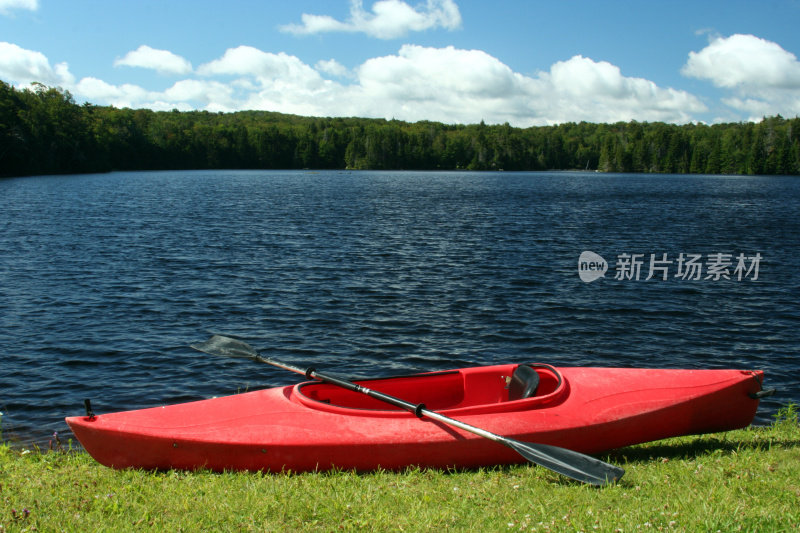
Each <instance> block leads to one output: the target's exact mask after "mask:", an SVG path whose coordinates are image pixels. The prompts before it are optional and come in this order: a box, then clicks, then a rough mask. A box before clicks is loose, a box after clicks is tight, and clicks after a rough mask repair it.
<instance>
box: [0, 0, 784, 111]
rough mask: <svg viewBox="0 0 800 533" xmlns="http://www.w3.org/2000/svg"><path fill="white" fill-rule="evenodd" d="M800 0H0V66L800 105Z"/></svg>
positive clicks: (383, 100) (154, 78) (474, 98)
mask: <svg viewBox="0 0 800 533" xmlns="http://www.w3.org/2000/svg"><path fill="white" fill-rule="evenodd" d="M798 26H800V0H760V1H752V0H751V1H740V0H724V1H721V0H714V1H702V0H692V1H683V0H673V1H667V0H662V1H656V2H653V1H644V0H642V1H622V0H563V1H559V0H549V1H547V2H544V1H537V0H522V1H517V0H498V1H497V2H485V1H478V0H379V1H374V0H326V1H320V0H314V1H312V0H297V1H294V2H285V1H259V0H249V1H240V0H229V1H227V2H219V1H212V0H192V1H185V0H156V1H151V0H138V1H124V0H70V1H67V0H0V79H2V80H3V81H5V82H7V83H11V84H13V85H15V86H17V87H24V86H27V84H29V83H31V82H32V81H40V82H43V83H45V84H47V85H56V86H60V87H63V88H64V89H67V90H69V91H70V92H71V93H72V94H73V96H74V97H75V100H76V101H78V102H79V103H82V102H85V101H88V102H91V103H94V104H100V105H115V106H117V107H134V108H139V107H146V108H151V109H157V110H165V109H180V110H189V109H207V110H210V111H235V110H240V109H266V110H271V111H280V112H285V113H297V114H303V115H314V116H361V117H379V118H397V119H401V120H409V121H417V120H436V121H441V122H445V123H474V122H478V121H480V120H485V121H486V122H487V123H503V122H509V123H511V124H512V125H515V126H523V127H525V126H532V125H545V124H556V123H562V122H568V121H575V122H577V121H581V120H586V121H590V122H616V121H618V120H623V121H627V120H639V121H657V120H661V121H665V122H673V123H686V122H694V121H699V122H707V123H713V122H730V121H743V120H759V119H760V118H761V117H762V116H764V115H774V114H778V113H780V114H782V115H783V116H787V117H794V116H797V115H800V62H799V61H798V59H797V54H799V53H800V32H798V31H797V27H798Z"/></svg>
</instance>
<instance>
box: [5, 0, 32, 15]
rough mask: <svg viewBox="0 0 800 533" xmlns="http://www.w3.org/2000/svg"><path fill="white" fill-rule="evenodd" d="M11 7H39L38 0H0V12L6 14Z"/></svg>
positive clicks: (29, 8) (28, 8)
mask: <svg viewBox="0 0 800 533" xmlns="http://www.w3.org/2000/svg"><path fill="white" fill-rule="evenodd" d="M13 9H27V10H29V11H36V10H37V9H39V0H0V14H2V15H8V14H10V13H11V10H13Z"/></svg>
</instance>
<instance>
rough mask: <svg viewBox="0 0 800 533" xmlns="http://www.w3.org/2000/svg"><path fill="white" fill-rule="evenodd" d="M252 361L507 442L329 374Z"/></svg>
mask: <svg viewBox="0 0 800 533" xmlns="http://www.w3.org/2000/svg"><path fill="white" fill-rule="evenodd" d="M252 357H253V358H254V359H256V360H258V361H260V362H262V363H266V364H268V365H272V366H275V367H278V368H282V369H284V370H290V371H292V372H296V373H298V374H303V375H304V376H306V377H307V378H309V379H312V378H313V379H317V380H319V381H323V382H325V383H330V384H331V385H336V386H338V387H342V388H344V389H347V390H351V391H353V392H360V393H361V394H366V395H367V396H369V397H370V398H375V399H376V400H380V401H382V402H386V403H388V404H391V405H394V406H395V407H399V408H401V409H405V410H406V411H410V412H412V413H414V414H415V415H417V416H418V417H420V418H421V417H423V416H424V417H427V418H430V419H432V420H437V421H439V422H443V423H445V424H449V425H451V426H454V427H457V428H459V429H463V430H464V431H468V432H469V433H474V434H475V435H478V436H481V437H484V438H487V439H489V440H493V441H495V442H500V443H503V444H506V443H505V441H506V440H507V439H506V438H505V437H502V436H500V435H496V434H494V433H492V432H490V431H486V430H485V429H481V428H478V427H475V426H471V425H469V424H466V423H464V422H461V421H460V420H456V419H455V418H450V417H449V416H445V415H443V414H440V413H437V412H436V411H429V410H428V409H426V408H425V404H423V403H418V404H413V403H411V402H407V401H405V400H401V399H400V398H396V397H394V396H390V395H389V394H384V393H382V392H379V391H375V390H372V389H368V388H367V387H364V386H362V385H359V384H357V383H353V382H351V381H347V380H344V379H341V378H337V377H335V376H331V375H329V374H323V373H321V372H317V370H316V369H315V368H314V367H310V368H306V369H305V370H303V369H302V368H301V367H299V366H294V365H290V364H287V363H283V362H281V361H276V360H274V359H270V358H268V357H263V356H261V355H253V356H252Z"/></svg>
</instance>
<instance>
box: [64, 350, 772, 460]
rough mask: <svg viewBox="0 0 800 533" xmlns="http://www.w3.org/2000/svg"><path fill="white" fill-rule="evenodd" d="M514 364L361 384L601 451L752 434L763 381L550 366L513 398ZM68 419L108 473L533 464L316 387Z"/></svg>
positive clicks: (507, 431)
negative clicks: (532, 389)
mask: <svg viewBox="0 0 800 533" xmlns="http://www.w3.org/2000/svg"><path fill="white" fill-rule="evenodd" d="M516 366H517V365H498V366H489V367H475V368H465V369H459V370H454V371H448V372H435V373H428V374H419V375H416V376H406V377H401V378H386V379H378V380H369V381H364V382H359V383H362V384H364V385H365V386H367V387H369V388H370V389H373V390H377V391H381V392H385V393H387V394H391V395H394V396H397V397H400V398H403V399H404V400H407V401H409V402H412V403H418V402H425V403H426V406H427V408H428V409H431V410H435V411H437V412H440V413H441V414H444V415H446V416H449V417H452V418H454V419H457V420H460V421H462V422H465V423H467V424H470V425H473V426H476V427H479V428H482V429H485V430H487V431H490V432H492V433H496V434H498V435H503V436H505V437H510V438H513V439H516V440H520V441H528V442H535V443H540V444H550V445H553V446H560V447H564V448H569V449H571V450H575V451H578V452H583V453H589V454H597V453H600V452H604V451H608V450H611V449H614V448H620V447H623V446H629V445H632V444H638V443H642V442H648V441H653V440H658V439H662V438H667V437H672V436H678V435H687V434H699V433H710V432H717V431H727V430H731V429H737V428H741V427H745V426H747V425H749V424H750V423H751V422H752V420H753V418H754V416H755V412H756V409H757V407H758V399H755V398H753V397H752V396H753V395H755V394H756V393H757V392H759V391H760V390H761V382H762V380H763V374H762V373H761V372H760V371H742V370H658V369H620V368H587V367H564V368H552V367H544V366H542V367H539V368H537V372H538V373H539V375H540V377H541V378H542V379H541V386H540V390H539V391H538V392H537V394H536V395H535V396H533V397H531V398H525V399H519V400H509V399H508V391H507V389H506V387H505V386H504V385H505V383H506V382H507V381H508V379H507V378H508V376H510V375H511V373H512V372H513V371H514V369H515V368H516ZM66 421H67V423H68V425H69V426H70V428H71V429H72V431H73V433H74V434H75V436H76V437H77V439H78V440H79V441H80V443H81V444H82V446H83V447H84V448H85V449H86V451H87V452H88V453H89V454H91V455H92V457H94V458H95V459H96V460H97V461H98V462H100V463H102V464H104V465H106V466H109V467H114V468H143V469H187V470H194V469H210V470H214V471H225V470H250V471H269V472H281V471H293V472H304V471H316V470H320V471H322V470H329V469H332V468H338V469H356V470H360V471H368V470H375V469H387V470H397V469H402V468H405V467H408V466H420V467H432V468H452V467H459V468H471V467H479V466H490V465H498V464H511V463H520V462H524V461H525V460H524V459H523V458H522V457H521V456H520V455H519V454H517V453H516V452H515V451H513V450H511V449H510V448H507V447H506V446H503V445H501V444H498V443H496V442H493V441H490V440H488V439H485V438H482V437H479V436H476V435H473V434H471V433H467V432H464V431H462V430H459V429H456V428H454V427H452V426H449V425H446V424H444V423H441V422H438V421H434V420H431V419H427V418H425V417H422V418H418V417H417V416H415V415H414V414H413V413H409V412H406V411H402V410H398V409H395V408H393V407H391V406H389V405H386V404H383V403H381V402H379V401H377V400H374V399H372V398H369V397H367V396H364V395H360V394H358V393H354V392H351V391H346V390H344V389H340V388H337V387H335V386H333V385H329V384H325V383H319V382H307V383H303V384H299V385H293V386H286V387H277V388H271V389H264V390H259V391H254V392H248V393H244V394H238V395H233V396H226V397H221V398H214V399H210V400H202V401H197V402H190V403H184V404H177V405H170V406H164V407H156V408H150V409H141V410H135V411H124V412H118V413H109V414H102V415H98V416H92V417H89V416H81V417H68V418H67V419H66Z"/></svg>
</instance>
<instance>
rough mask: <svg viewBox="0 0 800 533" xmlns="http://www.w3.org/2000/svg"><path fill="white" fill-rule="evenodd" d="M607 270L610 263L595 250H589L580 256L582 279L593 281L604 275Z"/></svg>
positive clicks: (579, 267) (579, 266)
mask: <svg viewBox="0 0 800 533" xmlns="http://www.w3.org/2000/svg"><path fill="white" fill-rule="evenodd" d="M607 270H608V263H607V262H606V260H605V259H603V257H602V256H600V255H597V254H596V253H594V252H590V251H588V250H587V251H585V252H583V253H581V256H580V257H579V258H578V275H579V276H580V277H581V281H584V282H586V283H591V282H592V281H594V280H596V279H598V278H602V277H604V276H605V275H606V271H607Z"/></svg>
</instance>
